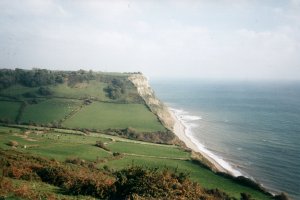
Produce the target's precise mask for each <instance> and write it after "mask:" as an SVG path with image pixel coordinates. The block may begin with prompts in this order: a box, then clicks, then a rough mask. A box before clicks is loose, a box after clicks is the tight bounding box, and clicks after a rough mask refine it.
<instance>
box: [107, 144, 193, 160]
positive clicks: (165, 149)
mask: <svg viewBox="0 0 300 200" xmlns="http://www.w3.org/2000/svg"><path fill="white" fill-rule="evenodd" d="M107 147H108V148H109V149H110V150H112V151H116V152H123V153H126V154H133V155H134V154H137V153H138V154H142V155H146V156H157V157H166V158H183V159H188V158H189V157H190V153H189V152H185V151H182V149H180V148H179V147H176V146H165V145H156V144H153V145H149V143H148V144H147V145H145V144H144V143H142V144H140V143H133V142H131V141H130V142H124V141H118V142H113V143H110V144H108V145H107ZM158 149H159V151H158Z"/></svg>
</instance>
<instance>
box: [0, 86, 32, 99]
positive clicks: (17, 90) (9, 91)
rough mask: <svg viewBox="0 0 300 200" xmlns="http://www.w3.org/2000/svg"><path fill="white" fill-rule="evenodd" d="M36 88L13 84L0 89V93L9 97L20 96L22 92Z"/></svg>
mask: <svg viewBox="0 0 300 200" xmlns="http://www.w3.org/2000/svg"><path fill="white" fill-rule="evenodd" d="M37 90H38V88H37V87H26V86H22V85H19V84H18V85H13V86H11V87H9V88H6V89H4V90H1V92H0V94H1V95H5V96H11V97H20V96H21V95H22V94H24V93H26V92H36V91H37Z"/></svg>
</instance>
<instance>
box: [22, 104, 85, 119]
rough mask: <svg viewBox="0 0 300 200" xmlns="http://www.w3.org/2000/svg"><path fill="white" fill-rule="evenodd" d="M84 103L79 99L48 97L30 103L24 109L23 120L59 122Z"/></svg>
mask: <svg viewBox="0 0 300 200" xmlns="http://www.w3.org/2000/svg"><path fill="white" fill-rule="evenodd" d="M81 104H82V101H79V100H68V99H46V100H44V101H41V102H39V103H37V104H29V105H27V106H26V108H25V109H24V112H23V115H22V118H21V121H22V122H27V123H28V122H35V123H38V124H46V123H51V122H53V121H56V122H58V121H59V120H62V119H63V118H64V117H66V116H67V115H68V114H69V113H71V112H72V111H74V110H75V109H76V108H77V107H79V106H80V105H81Z"/></svg>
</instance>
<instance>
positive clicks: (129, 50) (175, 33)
mask: <svg viewBox="0 0 300 200" xmlns="http://www.w3.org/2000/svg"><path fill="white" fill-rule="evenodd" d="M0 10H1V12H0V68H16V67H17V68H26V69H30V68H33V67H35V68H47V69H56V70H79V69H85V70H90V69H92V70H94V71H120V72H135V71H140V72H143V73H144V74H145V75H146V76H148V77H162V78H163V77H171V78H178V77H181V78H185V77H186V78H197V79H242V80H252V79H267V80H269V79H275V80H300V0H264V1H261V0H197V1H196V0H181V1H180V0H172V1H171V0H161V1H159V0H152V1H151V0H136V1H131V0H123V1H118V0H107V1H105V0H98V1H97V0H0Z"/></svg>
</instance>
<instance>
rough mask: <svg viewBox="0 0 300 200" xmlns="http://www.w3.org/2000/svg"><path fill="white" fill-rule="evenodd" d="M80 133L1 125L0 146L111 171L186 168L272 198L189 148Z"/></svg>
mask: <svg viewBox="0 0 300 200" xmlns="http://www.w3.org/2000/svg"><path fill="white" fill-rule="evenodd" d="M79 133H80V132H72V131H68V132H67V131H65V130H61V129H53V130H50V129H49V130H45V129H44V128H41V130H27V129H23V130H21V129H19V128H11V127H0V141H1V143H0V148H1V149H7V150H9V149H12V147H11V146H9V145H8V144H9V142H10V141H16V142H17V143H18V145H17V146H16V147H14V148H13V149H15V150H17V151H20V152H24V153H31V154H34V155H40V156H43V157H47V158H54V159H56V160H58V161H60V162H63V161H65V160H72V159H73V160H75V161H76V160H77V161H76V162H79V163H80V162H85V163H88V162H92V163H94V165H95V166H97V168H99V169H106V170H110V171H115V170H121V169H123V168H124V167H125V168H126V167H130V166H132V165H139V166H144V167H152V168H157V167H158V168H160V169H161V170H163V169H165V168H168V169H172V170H176V171H177V172H184V173H186V172H187V173H189V177H190V178H191V180H193V181H196V182H197V183H199V184H200V185H201V186H203V187H204V188H208V189H214V188H219V189H220V190H223V191H225V192H226V193H227V194H229V195H230V196H232V197H236V198H239V197H240V193H248V194H251V196H252V197H253V198H255V199H271V197H270V196H268V195H266V194H263V193H262V192H260V191H257V190H255V189H252V188H250V187H247V186H243V185H240V184H239V183H237V182H235V181H234V180H232V179H230V178H225V177H222V176H219V175H217V174H215V173H213V172H212V171H210V170H209V169H207V168H205V167H203V166H201V165H199V164H197V163H196V162H193V161H192V159H191V154H190V152H188V151H185V150H184V149H181V148H179V147H177V146H173V145H162V144H153V143H147V142H138V141H135V140H129V139H124V138H120V137H116V136H109V135H105V134H99V133H90V134H89V135H84V134H83V133H81V134H79ZM97 141H101V142H102V143H103V144H104V146H105V148H106V149H103V148H99V147H97V146H95V144H96V143H97ZM25 146H26V148H24V147H25ZM116 152H118V154H116ZM75 161H74V162H75Z"/></svg>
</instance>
